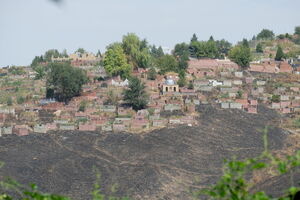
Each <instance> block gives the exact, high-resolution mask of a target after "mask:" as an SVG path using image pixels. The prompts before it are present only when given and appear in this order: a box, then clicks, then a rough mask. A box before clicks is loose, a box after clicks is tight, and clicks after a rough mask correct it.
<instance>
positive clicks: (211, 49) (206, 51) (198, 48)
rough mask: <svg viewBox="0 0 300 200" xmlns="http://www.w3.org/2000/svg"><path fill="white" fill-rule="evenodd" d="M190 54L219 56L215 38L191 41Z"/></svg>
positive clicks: (193, 55)
mask: <svg viewBox="0 0 300 200" xmlns="http://www.w3.org/2000/svg"><path fill="white" fill-rule="evenodd" d="M189 49H190V55H191V57H194V58H218V57H219V52H218V48H217V44H216V42H215V41H214V40H209V41H207V42H205V41H200V42H198V41H195V42H191V43H190V47H189Z"/></svg>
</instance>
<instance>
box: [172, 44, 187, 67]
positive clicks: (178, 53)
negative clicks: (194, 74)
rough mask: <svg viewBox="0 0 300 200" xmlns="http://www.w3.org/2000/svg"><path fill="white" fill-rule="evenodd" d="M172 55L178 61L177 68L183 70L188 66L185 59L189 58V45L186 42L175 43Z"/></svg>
mask: <svg viewBox="0 0 300 200" xmlns="http://www.w3.org/2000/svg"><path fill="white" fill-rule="evenodd" d="M173 55H174V56H175V57H176V59H177V61H178V68H179V70H185V69H186V68H187V66H188V63H187V61H188V60H189V56H190V51H189V45H188V44H186V43H180V44H176V45H175V48H174V51H173Z"/></svg>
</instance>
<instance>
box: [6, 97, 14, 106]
mask: <svg viewBox="0 0 300 200" xmlns="http://www.w3.org/2000/svg"><path fill="white" fill-rule="evenodd" d="M6 105H8V106H12V105H13V100H12V98H11V97H8V98H7V100H6Z"/></svg>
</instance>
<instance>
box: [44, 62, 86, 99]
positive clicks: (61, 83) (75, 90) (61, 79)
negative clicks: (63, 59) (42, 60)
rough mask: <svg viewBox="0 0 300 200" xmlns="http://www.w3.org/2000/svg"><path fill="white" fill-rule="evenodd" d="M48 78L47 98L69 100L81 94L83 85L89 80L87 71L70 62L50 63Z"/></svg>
mask: <svg viewBox="0 0 300 200" xmlns="http://www.w3.org/2000/svg"><path fill="white" fill-rule="evenodd" d="M48 68H49V72H48V74H47V80H46V96H47V98H56V100H58V101H62V102H66V103H67V102H68V101H69V100H70V99H71V98H72V97H74V96H79V95H80V92H81V87H82V85H83V84H85V83H86V82H87V80H88V78H87V76H86V73H85V72H84V71H83V70H82V69H79V68H74V67H72V66H71V65H70V64H69V63H50V64H49V65H48Z"/></svg>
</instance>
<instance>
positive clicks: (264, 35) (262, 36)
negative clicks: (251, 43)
mask: <svg viewBox="0 0 300 200" xmlns="http://www.w3.org/2000/svg"><path fill="white" fill-rule="evenodd" d="M274 36H275V34H274V32H273V31H271V30H269V29H263V30H262V31H261V32H260V33H259V34H257V37H256V39H258V40H267V39H273V38H274Z"/></svg>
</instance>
